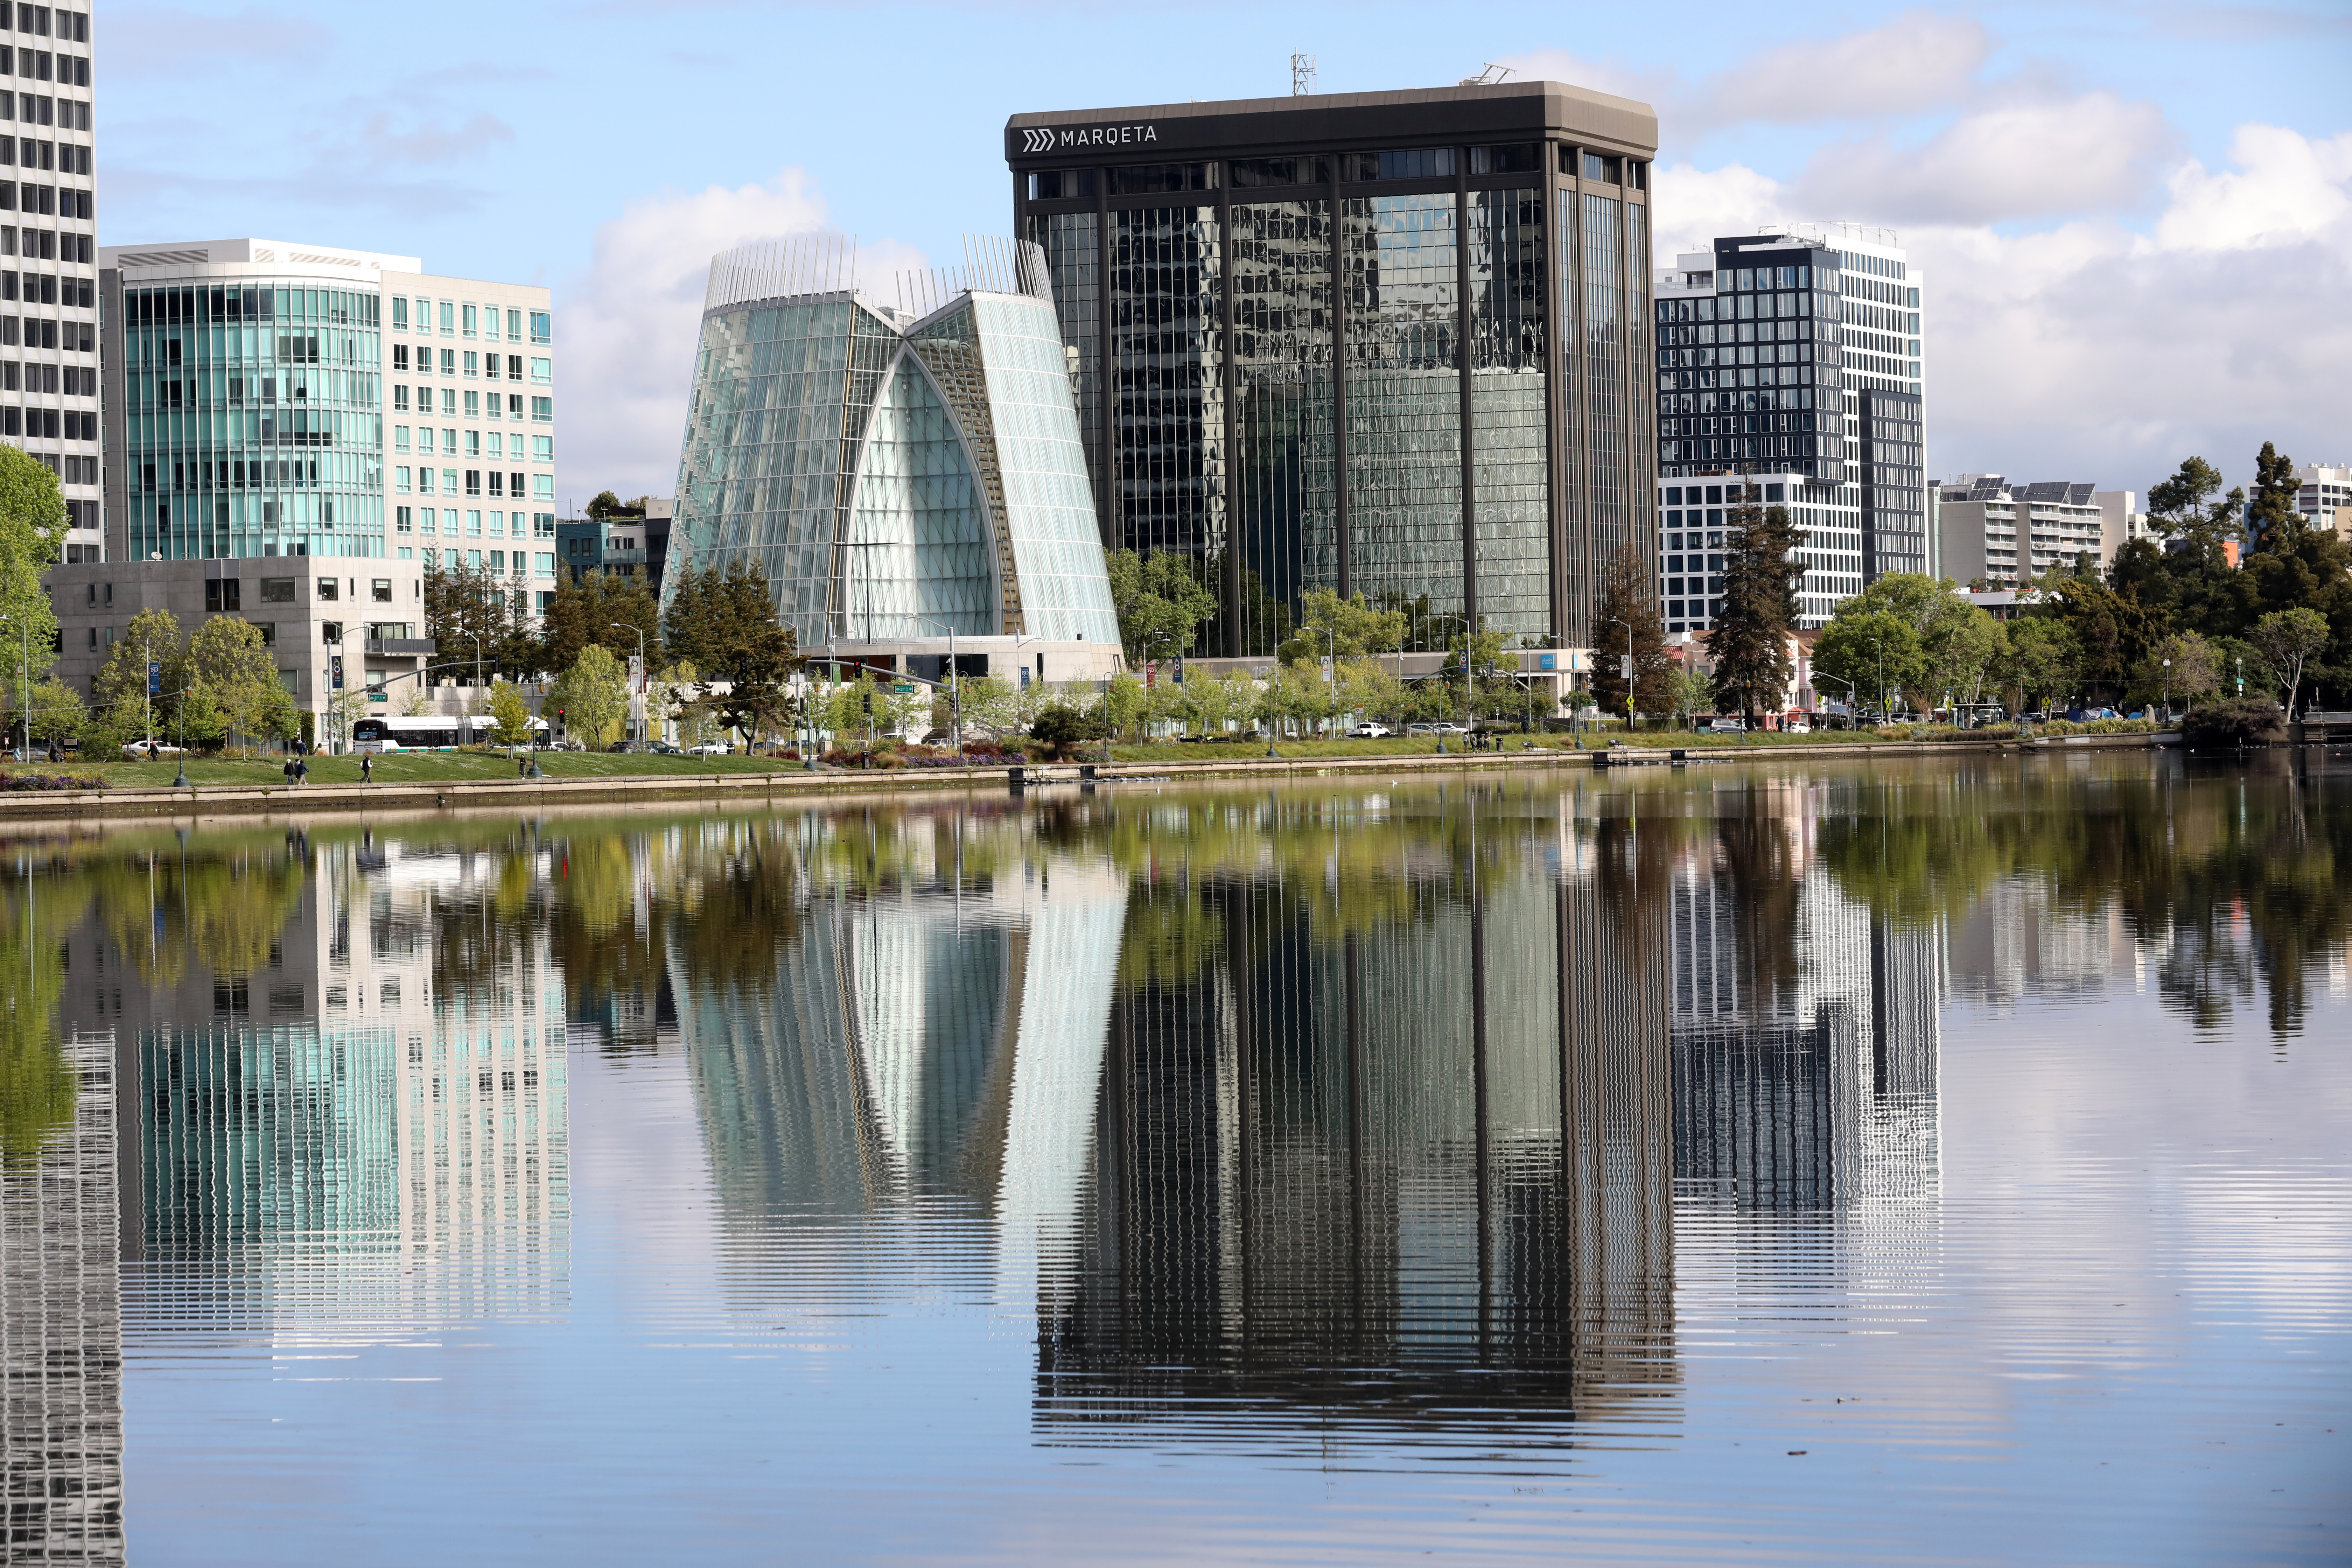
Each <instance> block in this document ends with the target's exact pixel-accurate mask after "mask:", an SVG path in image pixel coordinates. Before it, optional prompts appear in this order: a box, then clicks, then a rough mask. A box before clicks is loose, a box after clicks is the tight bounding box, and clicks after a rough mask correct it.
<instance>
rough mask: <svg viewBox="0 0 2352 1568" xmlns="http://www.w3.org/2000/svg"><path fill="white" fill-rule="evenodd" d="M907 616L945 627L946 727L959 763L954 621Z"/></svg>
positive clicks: (959, 674)
mask: <svg viewBox="0 0 2352 1568" xmlns="http://www.w3.org/2000/svg"><path fill="white" fill-rule="evenodd" d="M908 619H909V620H917V621H920V622H922V623H923V624H924V625H925V626H944V627H946V628H947V634H948V728H949V730H950V731H952V733H953V735H954V739H955V752H956V761H957V762H958V763H961V762H962V761H963V671H962V670H961V669H958V668H956V629H955V623H954V622H952V621H938V620H933V619H932V618H931V617H930V616H918V615H914V614H912V613H911V612H910V613H909V614H908Z"/></svg>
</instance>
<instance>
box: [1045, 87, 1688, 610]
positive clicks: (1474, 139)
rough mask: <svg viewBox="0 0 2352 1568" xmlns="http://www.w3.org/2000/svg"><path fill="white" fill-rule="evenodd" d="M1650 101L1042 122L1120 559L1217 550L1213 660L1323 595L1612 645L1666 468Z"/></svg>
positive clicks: (1054, 244) (1505, 99)
mask: <svg viewBox="0 0 2352 1568" xmlns="http://www.w3.org/2000/svg"><path fill="white" fill-rule="evenodd" d="M1656 143H1657V120H1656V117H1655V116H1654V114H1653V113H1652V112H1651V110H1649V108H1648V107H1647V106H1646V105H1643V104H1639V103H1634V102H1631V101H1629V100H1624V99H1617V98H1611V97H1607V96H1605V95H1603V94H1601V93H1596V92H1591V91H1588V90H1586V89H1581V88H1575V87H1564V86H1561V85H1560V84H1559V83H1557V82H1540V81H1538V82H1513V83H1507V84H1505V85H1501V86H1463V87H1456V88H1440V89H1427V90H1416V91H1403V92H1387V93H1354V94H1331V95H1322V96H1300V97H1296V98H1286V99H1254V100H1240V101H1233V102H1221V103H1179V104H1166V105H1160V106H1158V107H1152V108H1141V109H1099V110H1074V111H1072V112H1069V113H1062V114H1018V115H1015V116H1013V119H1012V121H1010V122H1009V123H1008V124H1007V126H1006V128H1005V151H1006V156H1007V160H1008V162H1009V163H1011V164H1012V167H1013V206H1014V211H1015V216H1016V217H1017V220H1018V222H1019V225H1020V233H1021V235H1022V237H1024V238H1026V239H1030V240H1034V242H1035V243H1036V244H1037V245H1039V246H1040V247H1043V248H1044V250H1045V255H1046V257H1047V259H1048V263H1049V265H1050V268H1051V270H1052V277H1053V284H1054V293H1055V304H1056V306H1057V308H1058V310H1059V313H1060V317H1061V324H1062V331H1063V336H1064V341H1065V342H1066V345H1067V353H1068V360H1069V364H1070V373H1071V376H1072V380H1073V383H1074V388H1075V391H1076V395H1077V400H1078V414H1079V423H1080V426H1081V427H1082V430H1083V433H1084V438H1085V444H1086V452H1087V471H1088V474H1089V477H1090V478H1091V479H1092V480H1093V482H1094V488H1095V504H1096V507H1097V515H1098V518H1099V521H1100V523H1101V528H1102V537H1103V542H1104V543H1105V544H1106V545H1107V546H1108V547H1109V548H1111V549H1130V550H1173V551H1179V552H1184V553H1187V554H1190V555H1192V556H1195V557H1197V558H1198V559H1199V560H1200V561H1201V562H1202V567H1203V569H1204V571H1205V572H1206V573H1207V574H1209V577H1210V580H1211V585H1212V587H1213V588H1214V589H1215V590H1216V591H1217V593H1218V595H1219V597H1220V599H1221V601H1222V604H1223V610H1222V612H1221V614H1220V615H1219V616H1218V618H1217V621H1216V623H1215V624H1214V625H1213V626H1212V627H1211V628H1210V630H1209V631H1208V633H1207V635H1206V637H1204V639H1203V643H1204V646H1202V647H1200V648H1198V649H1197V650H1196V651H1199V652H1202V653H1208V654H1224V655H1229V656H1251V655H1263V654H1265V653H1268V652H1271V651H1272V649H1273V647H1274V645H1275V643H1276V641H1277V640H1279V638H1280V637H1282V635H1283V634H1284V632H1285V630H1286V627H1287V626H1289V625H1291V624H1292V622H1293V620H1294V618H1295V616H1296V614H1297V604H1298V600H1299V598H1300V596H1301V595H1303V594H1305V593H1306V592H1307V591H1308V590H1311V589H1318V588H1322V589H1330V590H1334V591H1336V592H1338V593H1339V594H1341V595H1355V594H1361V595H1365V596H1366V597H1367V598H1368V599H1369V600H1370V601H1371V602H1372V603H1373V604H1374V605H1392V606H1396V607H1400V608H1405V609H1407V610H1408V611H1410V612H1412V614H1413V615H1414V616H1415V633H1414V636H1415V638H1416V640H1419V639H1423V638H1426V639H1428V641H1429V642H1430V644H1431V646H1436V647H1443V646H1444V641H1443V639H1444V637H1445V636H1446V635H1447V633H1448V628H1449V626H1458V624H1459V623H1458V620H1457V617H1461V616H1470V617H1473V618H1474V619H1475V620H1476V621H1477V622H1479V623H1482V624H1483V625H1484V626H1486V627H1487V628H1489V629H1492V630H1496V631H1499V632H1502V633H1504V634H1506V636H1507V637H1510V638H1512V639H1513V640H1516V641H1523V642H1524V644H1526V645H1528V646H1539V647H1559V646H1573V647H1582V646H1589V645H1590V643H1591V626H1590V618H1591V598H1592V596H1593V595H1594V593H1595V589H1596V584H1597V582H1598V579H1599V576H1600V573H1601V566H1602V564H1603V563H1605V562H1606V561H1607V560H1608V558H1609V557H1610V555H1611V554H1612V552H1615V551H1616V550H1618V549H1619V548H1620V547H1621V546H1622V545H1623V544H1625V543H1626V542H1633V543H1635V544H1636V545H1637V546H1638V547H1639V548H1642V549H1643V550H1645V551H1646V550H1647V549H1648V548H1649V547H1650V544H1651V537H1650V531H1649V529H1648V527H1647V525H1646V521H1645V520H1644V519H1643V517H1642V516H1641V511H1642V509H1643V506H1644V505H1646V504H1647V496H1648V492H1649V489H1650V486H1651V483H1652V479H1653V476H1654V473H1655V469H1656V462H1655V451H1654V447H1653V446H1652V431H1653V424H1652V420H1653V415H1652V412H1651V401H1652V395H1651V383H1650V374H1651V363H1650V359H1649V356H1648V355H1647V354H1646V353H1643V352H1641V345H1640V342H1639V339H1638V336H1637V335H1636V329H1637V327H1638V325H1639V323H1641V322H1643V321H1647V320H1648V319H1649V315H1650V309H1649V300H1648V298H1647V295H1648V289H1649V279H1650V265H1649V258H1650V223H1649V206H1648V203H1649V189H1648V187H1649V160H1650V159H1651V157H1652V155H1653V153H1654V151H1655V148H1656Z"/></svg>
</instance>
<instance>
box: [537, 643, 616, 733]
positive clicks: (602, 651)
mask: <svg viewBox="0 0 2352 1568" xmlns="http://www.w3.org/2000/svg"><path fill="white" fill-rule="evenodd" d="M547 704H548V706H550V707H551V708H553V709H555V710H557V711H558V712H560V713H561V714H562V717H563V727H564V728H565V730H567V731H570V733H571V734H572V736H573V737H574V738H577V739H580V740H584V741H586V742H588V743H589V744H590V745H592V746H598V745H603V744H604V743H605V742H609V741H613V740H615V739H617V738H618V737H619V735H620V732H621V721H622V720H624V719H625V718H626V717H627V716H628V711H629V679H628V672H627V671H626V670H625V669H624V668H622V666H621V662H620V661H619V660H618V659H616V658H614V657H613V655H612V653H611V652H610V650H608V649H606V648H604V647H602V646H601V645H599V644H594V643H592V644H590V645H589V646H588V647H583V648H582V649H581V650H580V657H579V658H576V659H574V660H573V661H572V668H569V669H567V670H565V671H564V672H563V673H562V675H560V676H558V677H557V678H556V679H555V682H554V684H553V685H551V686H550V687H549V688H548V691H547Z"/></svg>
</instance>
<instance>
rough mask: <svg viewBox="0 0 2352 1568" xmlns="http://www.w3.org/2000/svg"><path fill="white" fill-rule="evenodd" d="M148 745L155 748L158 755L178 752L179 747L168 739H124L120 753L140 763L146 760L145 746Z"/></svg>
mask: <svg viewBox="0 0 2352 1568" xmlns="http://www.w3.org/2000/svg"><path fill="white" fill-rule="evenodd" d="M150 746H152V747H154V748H155V754H156V755H157V756H159V757H176V756H178V755H179V754H180V748H179V747H177V746H175V745H173V744H172V742H169V741H125V742H122V754H123V755H124V756H126V757H128V758H130V759H131V761H132V762H134V763H142V762H145V761H146V760H147V748H148V747H150Z"/></svg>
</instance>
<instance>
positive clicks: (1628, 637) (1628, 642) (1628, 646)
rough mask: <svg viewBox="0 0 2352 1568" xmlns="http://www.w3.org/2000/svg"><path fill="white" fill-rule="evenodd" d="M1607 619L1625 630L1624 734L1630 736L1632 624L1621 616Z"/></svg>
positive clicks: (1631, 722) (1631, 718) (1631, 719)
mask: <svg viewBox="0 0 2352 1568" xmlns="http://www.w3.org/2000/svg"><path fill="white" fill-rule="evenodd" d="M1609 618H1610V619H1611V620H1612V621H1614V622H1616V623H1617V624H1618V625H1619V626H1623V627H1624V628H1625V733H1626V734H1628V735H1631V734H1632V733H1633V622H1631V621H1629V620H1627V619H1626V618H1625V617H1624V616H1610V617H1609ZM1632 743H1633V742H1631V741H1628V742H1626V744H1628V745H1631V744H1632Z"/></svg>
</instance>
